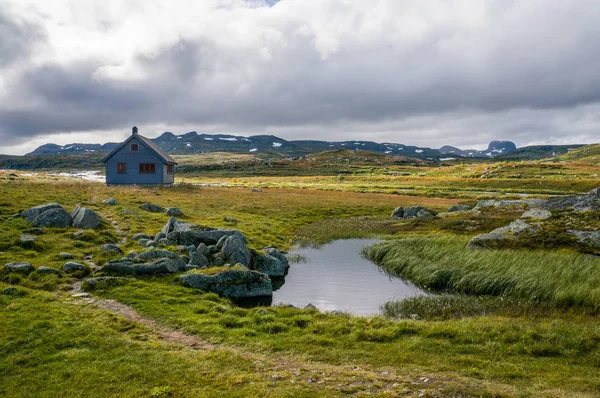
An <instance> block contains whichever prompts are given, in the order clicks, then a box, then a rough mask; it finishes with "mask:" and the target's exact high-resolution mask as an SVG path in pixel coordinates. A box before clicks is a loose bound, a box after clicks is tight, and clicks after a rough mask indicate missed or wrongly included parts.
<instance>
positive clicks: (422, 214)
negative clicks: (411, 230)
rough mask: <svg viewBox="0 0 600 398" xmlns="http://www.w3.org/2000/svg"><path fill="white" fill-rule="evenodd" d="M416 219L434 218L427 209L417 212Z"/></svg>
mask: <svg viewBox="0 0 600 398" xmlns="http://www.w3.org/2000/svg"><path fill="white" fill-rule="evenodd" d="M416 217H417V218H423V219H431V218H433V214H431V213H430V212H428V211H427V210H425V209H421V210H419V211H418V212H417V215H416Z"/></svg>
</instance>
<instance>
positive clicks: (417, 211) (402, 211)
mask: <svg viewBox="0 0 600 398" xmlns="http://www.w3.org/2000/svg"><path fill="white" fill-rule="evenodd" d="M392 217H396V218H404V219H407V218H423V219H431V218H433V214H431V213H430V212H429V211H427V210H425V209H424V208H423V207H421V206H409V207H402V206H400V207H396V208H395V209H394V211H393V212H392Z"/></svg>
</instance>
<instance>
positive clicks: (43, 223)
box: [31, 207, 73, 228]
mask: <svg viewBox="0 0 600 398" xmlns="http://www.w3.org/2000/svg"><path fill="white" fill-rule="evenodd" d="M72 224H73V218H72V217H71V215H70V214H69V213H67V212H66V210H65V209H63V208H62V207H60V208H52V209H50V210H46V211H45V212H43V213H41V214H40V215H38V216H37V217H36V218H35V219H34V220H33V222H32V224H31V225H33V226H34V227H51V228H67V227H70V226H71V225H72Z"/></svg>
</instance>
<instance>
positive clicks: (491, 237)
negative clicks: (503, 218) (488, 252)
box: [467, 219, 539, 249]
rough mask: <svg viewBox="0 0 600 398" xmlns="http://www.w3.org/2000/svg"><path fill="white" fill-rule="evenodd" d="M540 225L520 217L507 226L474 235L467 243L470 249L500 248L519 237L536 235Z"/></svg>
mask: <svg viewBox="0 0 600 398" xmlns="http://www.w3.org/2000/svg"><path fill="white" fill-rule="evenodd" d="M538 230H539V226H537V225H534V224H529V223H527V222H526V221H525V220H522V219H519V220H515V221H513V222H511V223H510V224H508V225H507V226H505V227H501V228H496V229H495V230H493V231H491V232H489V233H487V234H481V235H477V236H475V237H473V238H472V239H471V240H470V241H469V243H468V244H467V248H468V249H498V248H501V247H502V246H504V245H506V243H507V242H510V241H512V242H514V241H517V240H518V238H521V237H522V236H526V235H535V234H536V233H537V232H538Z"/></svg>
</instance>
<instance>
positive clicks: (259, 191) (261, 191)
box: [252, 188, 265, 193]
mask: <svg viewBox="0 0 600 398" xmlns="http://www.w3.org/2000/svg"><path fill="white" fill-rule="evenodd" d="M252 192H258V193H263V192H265V191H263V190H262V189H258V188H252Z"/></svg>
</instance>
